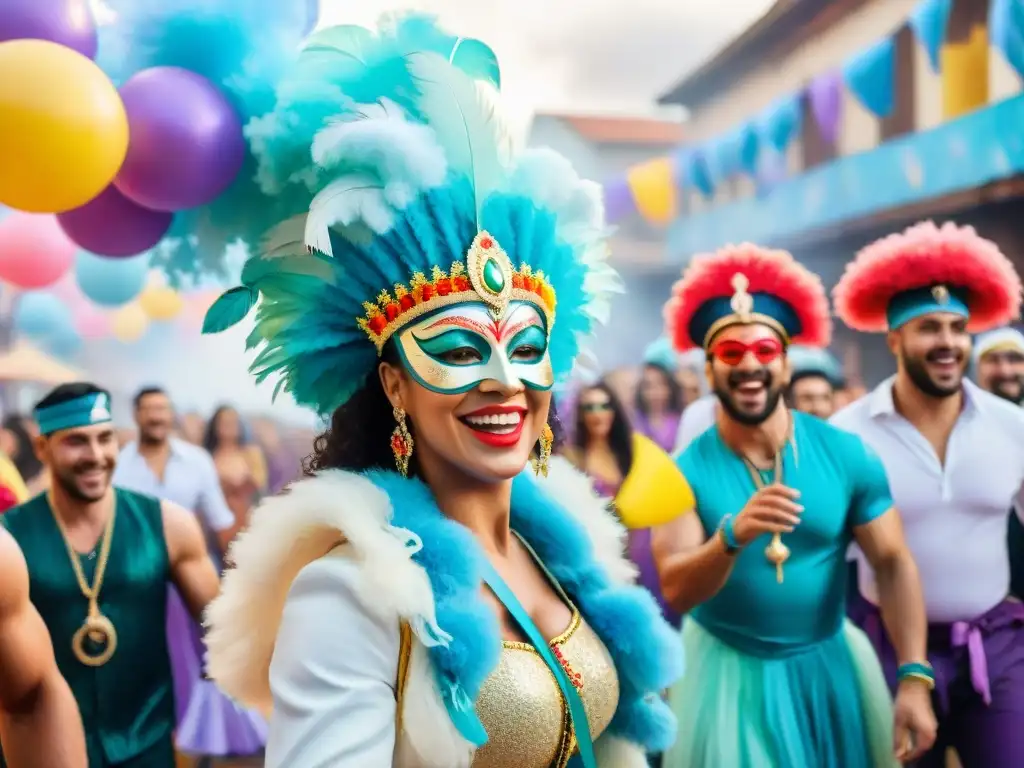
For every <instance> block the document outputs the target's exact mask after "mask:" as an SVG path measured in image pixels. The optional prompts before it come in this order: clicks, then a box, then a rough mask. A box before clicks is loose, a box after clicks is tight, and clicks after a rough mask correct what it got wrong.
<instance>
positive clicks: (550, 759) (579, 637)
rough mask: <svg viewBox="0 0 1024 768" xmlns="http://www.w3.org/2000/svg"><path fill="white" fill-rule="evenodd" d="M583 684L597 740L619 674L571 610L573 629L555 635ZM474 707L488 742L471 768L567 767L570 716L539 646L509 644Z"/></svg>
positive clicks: (560, 653) (571, 746)
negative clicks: (537, 649) (541, 655)
mask: <svg viewBox="0 0 1024 768" xmlns="http://www.w3.org/2000/svg"><path fill="white" fill-rule="evenodd" d="M551 649H552V650H553V651H554V652H555V655H556V657H560V658H561V659H562V660H563V662H564V664H565V666H566V667H567V671H569V674H570V676H573V677H575V676H576V675H578V677H577V678H576V679H577V681H578V683H579V686H580V688H579V690H580V698H582V699H583V708H584V709H585V710H586V712H587V721H588V722H589V724H590V734H591V738H593V739H595V740H596V739H597V737H598V736H599V735H601V733H602V732H604V730H605V728H607V727H608V723H610V722H611V719H612V716H613V715H614V714H615V708H616V707H617V706H618V703H619V678H618V676H617V675H616V673H615V665H614V664H613V663H612V660H611V657H610V656H609V655H608V650H607V649H606V648H605V647H604V643H602V642H601V640H600V639H599V638H598V636H597V635H596V634H595V633H594V631H593V630H592V629H591V628H590V627H589V626H587V624H586V623H585V622H584V621H583V620H582V619H581V618H580V615H579V613H578V612H576V611H573V617H572V622H571V623H570V624H569V628H568V629H567V630H566V631H565V632H564V633H562V634H561V635H559V636H558V637H556V638H555V639H554V640H552V641H551ZM476 711H477V713H478V714H479V716H480V719H481V721H482V722H483V724H484V727H485V728H486V729H487V737H488V740H487V743H486V744H485V745H484V746H483V747H481V748H480V750H479V751H478V752H477V753H476V757H475V758H474V759H473V768H565V766H566V765H567V764H568V762H569V758H570V757H572V755H573V752H575V750H576V740H575V736H574V734H573V732H572V725H571V718H570V717H569V713H568V708H567V707H566V706H565V702H564V700H563V698H562V693H561V691H560V690H559V688H558V683H557V682H555V677H554V675H552V674H551V671H550V670H549V669H548V667H547V664H545V663H544V660H543V659H542V658H541V657H540V654H538V653H537V651H536V650H535V649H534V648H533V646H531V645H528V644H526V643H512V642H505V643H503V648H502V652H501V661H500V662H499V663H498V666H497V667H496V668H495V670H494V672H492V673H491V675H490V677H488V678H487V680H486V681H484V684H483V687H482V688H481V690H480V697H479V698H478V699H477V704H476Z"/></svg>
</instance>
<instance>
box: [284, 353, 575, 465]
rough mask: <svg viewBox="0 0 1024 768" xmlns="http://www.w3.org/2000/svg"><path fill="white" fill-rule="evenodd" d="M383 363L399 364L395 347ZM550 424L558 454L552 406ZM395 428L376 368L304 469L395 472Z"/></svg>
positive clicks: (412, 430)
mask: <svg viewBox="0 0 1024 768" xmlns="http://www.w3.org/2000/svg"><path fill="white" fill-rule="evenodd" d="M381 360H382V361H383V362H386V363H391V364H392V365H398V364H400V363H399V356H398V353H397V351H396V349H395V347H394V345H393V344H391V343H389V344H387V345H386V346H385V347H384V352H383V354H382V355H381ZM548 424H549V425H550V426H551V431H552V432H553V433H554V436H555V449H556V450H557V448H558V447H559V446H560V445H561V442H562V434H563V430H562V425H561V422H559V420H558V416H557V414H556V413H555V407H554V403H553V402H552V405H551V412H550V414H549V416H548ZM407 425H408V428H409V432H410V434H412V436H413V441H414V442H415V439H416V430H415V427H414V426H413V424H412V423H411V422H408V423H407ZM394 428H395V417H394V409H393V408H392V407H391V401H390V400H388V396H387V394H386V393H385V392H384V386H383V384H381V381H380V376H379V374H378V373H377V368H376V367H374V369H373V370H372V371H370V372H369V373H368V374H367V375H366V380H365V381H364V382H363V385H362V386H361V387H360V388H359V389H358V390H357V391H356V392H355V394H353V395H352V397H350V398H349V399H348V400H347V401H346V402H345V404H344V405H342V406H340V407H339V408H338V409H337V410H335V411H334V413H332V414H331V420H330V423H329V424H328V425H327V428H326V429H325V430H324V431H323V432H322V433H320V434H319V435H317V437H316V440H315V441H314V442H313V452H312V453H311V454H310V455H309V456H307V457H306V458H305V459H304V460H303V462H302V469H303V471H304V472H305V473H306V474H307V475H313V474H316V473H317V472H319V471H321V470H324V469H346V470H349V471H352V472H364V471H366V470H370V469H394V468H395V456H394V454H393V453H392V452H391V432H392V431H393V430H394ZM409 474H410V475H412V476H418V475H419V466H418V465H417V462H416V451H415V450H414V451H413V454H412V457H411V458H410V460H409Z"/></svg>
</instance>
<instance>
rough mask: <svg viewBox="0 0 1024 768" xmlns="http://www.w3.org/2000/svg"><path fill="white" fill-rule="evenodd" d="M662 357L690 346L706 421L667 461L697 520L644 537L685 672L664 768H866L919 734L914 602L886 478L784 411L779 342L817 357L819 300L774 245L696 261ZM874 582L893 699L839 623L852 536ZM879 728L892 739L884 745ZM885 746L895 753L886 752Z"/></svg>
mask: <svg viewBox="0 0 1024 768" xmlns="http://www.w3.org/2000/svg"><path fill="white" fill-rule="evenodd" d="M666 318H667V321H668V323H669V326H670V328H671V329H672V335H673V340H674V342H675V344H676V347H677V349H680V350H686V349H688V348H692V347H698V348H703V349H704V350H705V353H706V357H707V363H706V373H707V376H708V380H709V381H710V383H711V386H712V389H713V390H714V393H715V395H716V397H717V399H718V402H719V403H720V406H721V407H720V408H719V409H718V414H717V417H716V424H715V426H714V427H712V428H711V429H707V430H706V431H704V432H703V433H702V434H701V435H700V436H699V437H697V438H696V439H694V440H693V441H692V442H691V443H690V444H689V446H688V447H687V448H686V449H685V450H684V451H683V452H682V454H681V455H680V456H679V458H678V460H677V461H678V464H679V467H680V469H681V470H682V471H683V474H684V475H685V476H686V477H687V479H688V480H689V481H690V484H691V486H692V487H693V492H694V496H695V497H696V508H695V510H694V511H695V512H696V514H693V515H684V516H682V517H680V518H678V519H677V520H676V521H674V522H672V523H670V524H668V525H666V526H663V527H661V528H660V529H658V530H656V531H655V534H654V553H655V558H656V559H657V561H658V568H659V571H660V574H661V584H662V590H663V592H664V594H665V597H666V598H667V600H668V601H669V603H670V604H671V605H672V607H673V608H675V609H676V610H677V611H679V612H688V613H689V618H688V619H687V621H686V622H685V624H684V625H683V648H684V650H685V655H686V659H687V669H686V673H685V676H684V677H683V679H682V681H681V682H680V683H679V684H678V685H677V686H676V688H675V689H674V690H673V695H672V699H673V708H674V709H675V711H676V716H677V718H678V720H679V727H680V733H679V738H678V740H677V742H676V744H675V745H674V746H673V747H672V749H670V750H669V752H668V753H667V754H666V756H665V762H664V765H665V766H666V768H720V766H748V765H758V766H761V765H764V766H776V767H777V768H781V767H782V766H826V765H828V766H836V765H841V766H843V768H881V767H882V766H891V765H895V764H896V761H897V760H902V759H910V758H913V757H915V756H916V755H917V754H918V753H920V751H922V750H923V749H925V748H927V747H928V746H929V745H930V743H931V740H932V738H933V737H934V728H935V719H934V715H933V713H932V709H931V704H930V702H929V695H928V688H927V687H926V685H927V684H928V683H929V682H930V680H929V678H928V675H929V670H928V668H927V666H926V664H925V663H924V662H925V656H924V652H925V636H926V634H927V629H926V626H925V618H924V607H923V600H922V598H921V589H920V584H919V582H918V577H917V570H916V568H915V566H914V562H913V558H912V557H911V556H910V552H909V551H908V550H907V548H906V545H905V543H904V541H903V534H902V530H901V526H900V518H899V514H898V513H897V512H896V510H895V509H893V504H892V499H891V497H890V495H889V485H888V483H887V482H886V477H885V471H884V469H883V468H882V466H881V463H880V462H879V460H878V458H877V456H875V454H874V453H873V452H872V451H870V450H869V449H868V448H866V446H865V445H864V444H863V443H862V442H861V441H860V440H859V439H858V438H856V437H854V436H853V435H850V434H848V433H845V432H842V431H841V430H838V429H835V428H834V427H832V426H830V425H829V424H828V423H826V422H824V421H822V420H821V419H818V418H815V417H814V416H810V415H808V414H804V413H801V412H798V411H793V410H790V409H789V408H788V407H787V406H786V403H785V401H784V400H783V393H784V391H785V389H786V387H787V385H788V384H789V383H790V380H791V377H792V374H793V368H792V363H791V361H790V360H789V358H788V354H787V353H788V347H789V345H790V343H791V342H795V343H800V344H807V345H810V346H814V347H824V346H826V345H827V344H828V342H829V338H830V336H831V320H830V317H829V307H828V299H827V298H826V296H825V291H824V288H823V287H822V285H821V281H820V280H818V278H817V277H816V276H815V275H813V274H811V273H810V272H808V271H807V270H806V269H804V268H803V267H802V266H800V265H799V264H797V263H796V262H795V261H794V260H793V257H792V256H791V255H790V254H788V253H785V252H783V251H771V250H766V249H763V248H759V247H757V246H753V245H742V246H737V247H728V248H725V249H723V250H721V251H719V252H718V253H716V254H714V255H713V256H707V257H703V258H700V259H695V260H694V261H693V263H692V265H691V266H690V268H689V269H688V270H687V272H686V273H685V274H684V275H683V279H682V280H681V281H680V282H679V283H678V284H677V285H676V287H675V289H674V291H673V298H672V300H671V301H670V303H669V305H668V307H667V308H666ZM854 539H855V540H856V541H857V542H858V543H859V544H860V545H861V547H862V548H863V549H864V550H865V551H866V552H868V553H869V556H870V558H871V561H872V562H873V563H874V564H875V567H876V568H877V569H878V570H879V571H880V572H883V573H885V574H887V575H888V577H889V578H888V579H887V580H886V588H885V589H884V590H883V602H884V604H885V606H886V608H887V609H888V611H889V612H890V615H892V616H894V617H897V616H898V617H899V618H898V619H895V620H894V621H893V623H892V624H891V625H890V630H891V632H892V638H893V642H894V643H895V644H896V645H897V646H898V647H899V649H900V658H901V660H902V661H903V662H904V664H905V667H904V678H905V679H904V681H903V684H902V685H901V686H900V688H899V691H898V693H897V697H896V709H895V715H894V716H893V705H892V701H891V699H890V698H889V696H888V695H887V692H886V690H885V681H884V678H883V674H882V670H881V669H880V667H879V664H878V660H877V658H876V657H875V654H874V652H873V651H872V649H871V646H870V644H869V643H868V641H867V639H866V638H865V637H864V634H863V633H862V632H861V631H860V630H859V629H857V628H856V627H854V626H853V625H852V624H851V623H850V622H848V621H846V620H845V609H846V573H847V569H846V558H845V553H846V550H847V547H848V545H849V544H850V542H851V540H854ZM894 724H895V734H894ZM894 744H895V754H894Z"/></svg>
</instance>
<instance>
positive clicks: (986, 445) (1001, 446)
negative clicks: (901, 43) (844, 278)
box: [832, 377, 1024, 623]
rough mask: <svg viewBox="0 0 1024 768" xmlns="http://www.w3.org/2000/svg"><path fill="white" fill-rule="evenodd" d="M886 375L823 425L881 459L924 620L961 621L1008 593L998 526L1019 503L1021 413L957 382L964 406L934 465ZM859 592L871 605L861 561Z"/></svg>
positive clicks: (1023, 464) (870, 582) (1023, 457)
mask: <svg viewBox="0 0 1024 768" xmlns="http://www.w3.org/2000/svg"><path fill="white" fill-rule="evenodd" d="M894 381H895V377H892V378H889V379H887V380H886V381H884V382H882V383H881V384H879V385H878V387H877V388H876V389H874V390H873V391H872V392H871V393H869V394H868V395H866V396H865V397H862V398H861V399H860V400H858V401H856V402H855V403H852V404H850V405H849V406H847V407H846V408H844V409H843V410H841V411H839V412H838V413H837V414H835V415H834V416H833V417H832V423H833V424H835V425H836V426H837V427H840V428H842V429H845V430H847V431H849V432H853V433H854V434H857V435H859V436H860V437H861V439H863V440H864V442H866V443H867V444H868V445H870V446H871V447H872V448H874V449H875V452H876V453H878V455H879V456H880V457H881V458H882V463H883V464H884V465H885V470H886V474H887V475H888V477H889V485H890V488H891V490H892V496H893V501H894V503H895V506H896V508H897V509H898V510H899V512H900V516H901V517H902V518H903V527H904V529H905V531H906V536H907V543H908V545H909V546H910V550H911V551H912V552H913V553H914V557H915V559H916V560H917V565H918V568H919V570H920V572H921V581H922V583H923V585H924V596H925V604H926V606H927V609H928V619H929V621H932V622H940V623H950V622H954V621H971V620H973V619H976V618H977V617H978V616H981V615H982V614H984V613H985V612H986V611H988V610H989V609H990V608H992V607H993V606H995V605H996V604H998V603H999V602H1001V601H1002V600H1003V599H1005V597H1006V595H1007V593H1008V592H1009V585H1010V562H1009V555H1008V553H1007V548H1006V522H1007V515H1008V514H1009V510H1010V508H1011V506H1016V509H1017V514H1018V515H1020V514H1021V509H1022V506H1024V505H1022V504H1021V501H1022V500H1024V410H1022V409H1021V408H1018V407H1016V406H1014V405H1012V404H1011V403H1009V402H1007V401H1005V400H1002V399H1000V398H998V397H996V396H995V395H992V394H989V393H988V392H985V391H984V390H982V389H980V388H979V387H978V386H977V385H975V384H973V383H972V382H970V381H967V380H966V379H965V380H964V383H963V388H964V407H963V411H962V412H961V413H960V416H959V417H958V418H957V421H956V424H955V425H954V426H953V431H952V433H951V434H950V436H949V443H948V445H947V447H946V461H945V465H943V464H942V463H941V462H940V461H939V458H938V456H937V455H936V453H935V449H934V448H932V446H931V443H929V442H928V440H927V439H926V438H925V437H924V435H922V434H921V433H920V432H919V431H918V430H917V429H916V428H915V427H914V426H913V425H912V424H911V423H910V422H909V421H907V420H906V419H905V418H903V416H901V415H900V414H899V413H897V411H896V408H895V406H894V403H893V395H892V387H893V382H894ZM860 560H861V568H860V590H861V593H862V594H863V595H864V596H865V597H866V598H867V599H868V600H870V601H872V602H874V603H877V602H878V590H877V588H876V585H875V579H874V574H873V573H872V571H871V568H870V566H868V565H867V563H866V562H865V560H864V558H863V557H861V558H860Z"/></svg>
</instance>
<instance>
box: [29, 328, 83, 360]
mask: <svg viewBox="0 0 1024 768" xmlns="http://www.w3.org/2000/svg"><path fill="white" fill-rule="evenodd" d="M38 344H39V346H40V347H41V348H42V350H43V351H44V352H46V353H48V354H50V355H53V356H54V357H58V358H61V359H63V360H67V359H69V358H72V357H74V356H75V354H76V353H77V352H78V350H80V349H81V348H82V337H81V336H79V335H78V332H77V331H76V330H75V329H74V328H63V329H61V330H60V331H57V332H56V333H53V334H50V335H48V336H44V337H43V338H41V339H39V340H38Z"/></svg>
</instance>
